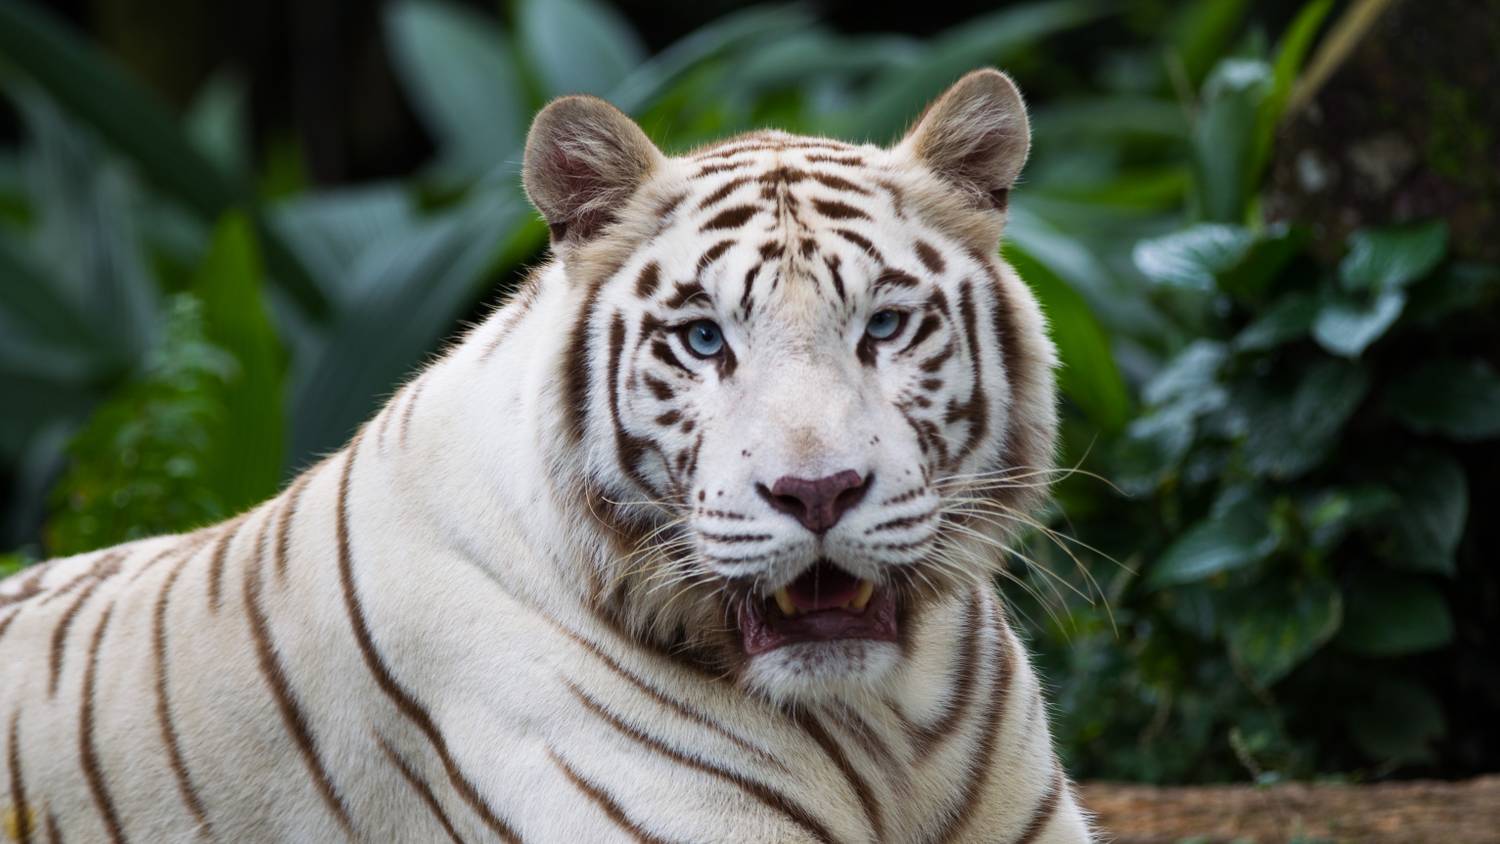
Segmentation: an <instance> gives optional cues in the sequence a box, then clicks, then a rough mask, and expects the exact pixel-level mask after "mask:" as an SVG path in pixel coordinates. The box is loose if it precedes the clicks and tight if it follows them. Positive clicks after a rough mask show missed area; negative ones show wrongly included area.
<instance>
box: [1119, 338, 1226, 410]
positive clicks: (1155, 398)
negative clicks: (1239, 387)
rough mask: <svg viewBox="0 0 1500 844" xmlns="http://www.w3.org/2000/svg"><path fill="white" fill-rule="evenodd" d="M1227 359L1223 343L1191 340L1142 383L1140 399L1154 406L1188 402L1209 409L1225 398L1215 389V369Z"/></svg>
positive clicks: (1217, 386) (1217, 370)
mask: <svg viewBox="0 0 1500 844" xmlns="http://www.w3.org/2000/svg"><path fill="white" fill-rule="evenodd" d="M1227 359H1228V350H1226V349H1225V348H1224V344H1223V343H1219V342H1217V341H1214V340H1194V341H1193V342H1192V343H1190V344H1188V347H1187V348H1185V349H1183V350H1182V351H1181V352H1178V353H1177V356H1176V357H1174V358H1172V360H1170V361H1168V362H1167V364H1166V366H1163V367H1162V368H1161V370H1160V371H1159V372H1157V373H1156V375H1155V376H1154V377H1153V378H1152V379H1151V380H1150V381H1148V382H1147V383H1146V386H1145V387H1144V388H1143V389H1142V390H1141V398H1143V399H1145V400H1146V403H1147V404H1150V405H1152V406H1154V407H1159V406H1161V405H1165V404H1169V403H1174V402H1175V403H1181V402H1188V403H1191V404H1193V405H1195V406H1197V405H1207V406H1208V409H1213V408H1215V407H1217V406H1218V405H1220V404H1222V402H1223V400H1224V398H1225V396H1224V390H1223V388H1222V387H1220V386H1219V368H1220V367H1222V366H1223V365H1224V361H1225V360H1227ZM1214 397H1216V398H1214Z"/></svg>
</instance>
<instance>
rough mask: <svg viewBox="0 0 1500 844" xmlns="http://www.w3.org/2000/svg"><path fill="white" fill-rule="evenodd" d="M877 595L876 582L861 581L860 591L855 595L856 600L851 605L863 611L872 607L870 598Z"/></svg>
mask: <svg viewBox="0 0 1500 844" xmlns="http://www.w3.org/2000/svg"><path fill="white" fill-rule="evenodd" d="M874 594H875V582H874V581H872V580H861V581H860V582H859V591H858V592H855V593H854V600H852V601H850V602H849V605H850V606H852V607H854V608H855V609H857V610H862V609H864V608H865V607H867V606H869V605H870V596H871V595H874Z"/></svg>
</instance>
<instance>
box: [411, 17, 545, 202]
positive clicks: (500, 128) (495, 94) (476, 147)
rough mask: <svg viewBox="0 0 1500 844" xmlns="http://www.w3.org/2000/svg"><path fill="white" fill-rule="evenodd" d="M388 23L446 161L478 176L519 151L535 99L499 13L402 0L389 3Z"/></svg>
mask: <svg viewBox="0 0 1500 844" xmlns="http://www.w3.org/2000/svg"><path fill="white" fill-rule="evenodd" d="M385 31H386V40H387V41H388V42H389V43H390V46H391V54H392V59H393V60H394V64H395V68H396V73H397V77H398V78H399V79H400V80H401V85H402V87H403V88H404V89H405V90H406V96H407V98H408V99H409V100H410V102H411V104H412V107H413V108H414V109H415V110H416V112H417V114H418V115H419V116H420V117H421V118H422V123H423V125H424V126H425V127H426V128H427V131H428V132H430V133H431V134H432V136H433V138H434V139H435V140H436V141H437V142H438V145H439V147H440V152H441V155H442V159H443V160H442V164H441V165H440V167H445V168H448V169H449V170H450V171H452V172H454V173H456V174H460V175H464V176H470V177H472V176H478V175H480V174H483V173H485V172H487V171H488V170H490V169H491V168H493V167H494V166H495V165H497V164H499V163H501V162H506V161H514V160H516V159H517V158H518V153H517V151H518V150H520V149H521V144H522V142H523V141H524V140H525V137H526V123H527V120H529V119H530V111H531V108H530V106H531V104H530V102H529V101H528V98H527V96H526V88H525V85H524V84H522V81H521V75H520V72H519V70H518V69H517V67H516V60H515V56H514V55H513V54H512V51H511V48H510V44H509V40H508V38H507V36H506V34H505V33H504V32H503V31H501V29H500V27H499V26H498V25H497V23H496V22H495V20H494V19H493V18H491V17H489V16H486V15H482V14H479V13H478V12H475V11H473V10H471V9H468V8H466V7H463V6H458V5H454V4H451V3H447V2H442V0H402V2H400V3H397V4H394V5H391V6H388V7H387V9H386V13H385Z"/></svg>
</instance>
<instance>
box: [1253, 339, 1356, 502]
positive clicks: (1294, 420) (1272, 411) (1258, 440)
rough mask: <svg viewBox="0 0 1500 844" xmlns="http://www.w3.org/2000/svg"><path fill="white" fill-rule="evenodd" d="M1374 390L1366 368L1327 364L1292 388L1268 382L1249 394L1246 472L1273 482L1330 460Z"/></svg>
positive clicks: (1315, 366) (1318, 364)
mask: <svg viewBox="0 0 1500 844" xmlns="http://www.w3.org/2000/svg"><path fill="white" fill-rule="evenodd" d="M1369 386H1370V377H1369V374H1368V373H1367V372H1365V371H1364V370H1363V369H1360V368H1359V367H1357V366H1354V365H1352V364H1346V363H1343V362H1341V361H1335V360H1328V359H1323V360H1320V361H1317V362H1316V363H1314V364H1312V365H1311V366H1309V367H1308V368H1307V369H1306V371H1305V372H1303V373H1301V374H1300V376H1299V377H1298V378H1297V379H1296V381H1295V382H1294V383H1292V384H1290V385H1288V384H1286V383H1285V382H1282V381H1268V382H1266V383H1257V384H1255V385H1254V386H1253V387H1251V388H1249V389H1247V390H1246V391H1245V395H1244V396H1243V399H1242V401H1243V406H1242V407H1241V408H1240V412H1241V413H1242V414H1243V419H1242V425H1243V430H1244V433H1245V442H1244V446H1243V448H1244V454H1245V465H1246V467H1247V468H1249V469H1250V470H1251V471H1252V472H1255V473H1256V474H1260V475H1267V476H1270V477H1273V478H1292V477H1297V476H1298V475H1301V474H1303V473H1305V472H1307V471H1308V470H1310V469H1312V468H1313V467H1314V466H1316V465H1317V464H1318V463H1320V462H1321V461H1322V460H1323V459H1324V457H1326V456H1327V454H1328V451H1329V449H1330V448H1332V446H1333V444H1334V442H1335V441H1336V440H1337V438H1338V434H1339V431H1341V430H1342V429H1343V427H1344V423H1345V422H1347V421H1348V419H1349V417H1350V416H1351V415H1353V413H1354V410H1355V408H1357V407H1358V406H1359V403H1360V401H1361V400H1363V398H1364V396H1365V393H1366V392H1367V391H1368V390H1369Z"/></svg>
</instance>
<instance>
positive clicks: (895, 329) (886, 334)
mask: <svg viewBox="0 0 1500 844" xmlns="http://www.w3.org/2000/svg"><path fill="white" fill-rule="evenodd" d="M905 321H906V319H905V316H904V315H903V314H902V313H901V312H900V311H893V310H891V309H889V308H887V309H886V310H883V311H876V312H875V316H872V317H870V324H869V325H866V326H865V333H866V334H868V335H870V336H871V337H873V338H874V339H876V340H889V339H891V338H892V337H895V336H896V335H897V334H899V333H900V332H901V323H903V322H905Z"/></svg>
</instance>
